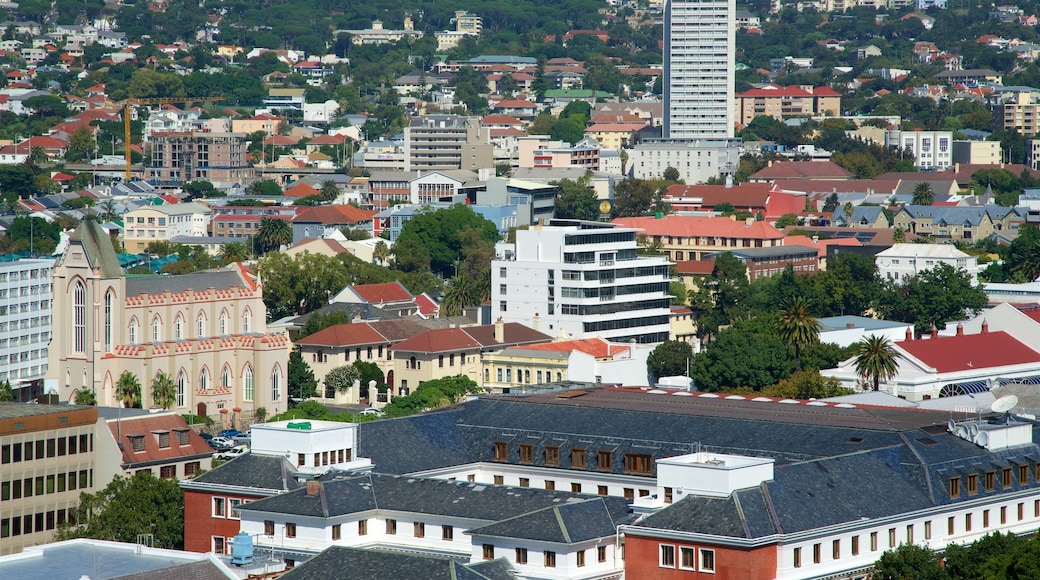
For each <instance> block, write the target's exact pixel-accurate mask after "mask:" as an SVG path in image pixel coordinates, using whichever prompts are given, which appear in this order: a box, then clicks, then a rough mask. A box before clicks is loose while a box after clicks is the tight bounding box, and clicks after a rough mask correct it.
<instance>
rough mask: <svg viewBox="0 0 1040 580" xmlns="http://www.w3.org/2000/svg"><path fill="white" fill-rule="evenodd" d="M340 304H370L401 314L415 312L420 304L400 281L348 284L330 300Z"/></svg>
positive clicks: (405, 314) (406, 314)
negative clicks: (416, 302)
mask: <svg viewBox="0 0 1040 580" xmlns="http://www.w3.org/2000/svg"><path fill="white" fill-rule="evenodd" d="M330 302H332V303H340V304H369V305H372V306H375V307H376V308H381V309H383V310H389V311H394V312H398V313H400V314H401V316H408V315H410V314H415V313H416V311H417V310H418V306H416V304H415V296H413V295H412V293H411V292H409V291H408V290H407V289H406V288H405V287H404V286H403V285H402V284H401V283H400V282H386V283H385V284H362V285H360V286H347V287H346V288H344V289H343V290H340V292H339V294H336V295H335V296H333V297H332V300H330Z"/></svg>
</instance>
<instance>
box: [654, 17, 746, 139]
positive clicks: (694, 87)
mask: <svg viewBox="0 0 1040 580" xmlns="http://www.w3.org/2000/svg"><path fill="white" fill-rule="evenodd" d="M735 13H736V1H735V0H667V3H666V5H665V12H664V108H665V117H664V137H665V138H666V139H703V138H711V139H725V138H732V137H733V120H734V118H733V117H734V104H733V103H734V97H733V91H734V88H733V69H734V56H733V55H734V52H735V50H736V30H735V26H734V14H735Z"/></svg>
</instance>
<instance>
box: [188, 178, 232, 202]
mask: <svg viewBox="0 0 1040 580" xmlns="http://www.w3.org/2000/svg"><path fill="white" fill-rule="evenodd" d="M181 189H183V190H184V193H186V194H188V197H187V200H188V201H192V200H195V199H205V198H210V197H221V196H223V195H224V194H222V193H221V192H220V190H218V189H217V188H216V187H214V186H213V184H212V183H211V182H209V181H189V182H188V183H185V184H184V185H183V186H181Z"/></svg>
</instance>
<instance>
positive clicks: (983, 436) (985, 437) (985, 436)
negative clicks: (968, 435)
mask: <svg viewBox="0 0 1040 580" xmlns="http://www.w3.org/2000/svg"><path fill="white" fill-rule="evenodd" d="M975 444H976V445H978V446H979V447H985V446H987V445H989V433H987V432H985V431H980V432H979V434H978V435H976V436H975Z"/></svg>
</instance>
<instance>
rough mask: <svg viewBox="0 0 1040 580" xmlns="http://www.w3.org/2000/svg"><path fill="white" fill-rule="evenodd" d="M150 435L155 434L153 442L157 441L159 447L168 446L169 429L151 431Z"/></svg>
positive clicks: (165, 447) (164, 447) (166, 447)
mask: <svg viewBox="0 0 1040 580" xmlns="http://www.w3.org/2000/svg"><path fill="white" fill-rule="evenodd" d="M152 435H154V436H155V442H156V443H158V445H159V449H169V448H170V432H169V431H165V430H164V431H152Z"/></svg>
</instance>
